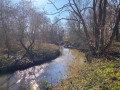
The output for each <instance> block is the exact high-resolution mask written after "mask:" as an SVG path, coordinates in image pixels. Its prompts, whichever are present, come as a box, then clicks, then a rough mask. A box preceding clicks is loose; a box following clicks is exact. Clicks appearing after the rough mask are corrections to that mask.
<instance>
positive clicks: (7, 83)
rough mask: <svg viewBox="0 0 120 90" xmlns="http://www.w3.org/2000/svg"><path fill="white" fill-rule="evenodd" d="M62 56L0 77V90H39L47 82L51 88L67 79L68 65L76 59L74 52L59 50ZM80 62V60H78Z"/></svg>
mask: <svg viewBox="0 0 120 90" xmlns="http://www.w3.org/2000/svg"><path fill="white" fill-rule="evenodd" d="M60 50H61V52H62V54H61V56H60V57H58V58H56V59H55V60H53V61H52V62H50V63H45V64H42V65H38V66H34V67H31V68H29V69H26V70H23V71H16V72H15V73H13V74H11V75H9V78H8V77H7V76H8V75H4V76H3V77H4V78H3V77H0V83H2V84H0V90H30V89H31V88H32V89H34V90H41V88H42V87H43V86H44V81H45V80H47V81H48V82H49V83H52V85H53V86H55V85H57V84H58V83H59V82H60V80H61V79H65V78H67V74H68V73H67V71H68V63H70V62H71V60H74V59H75V58H76V57H78V56H79V55H77V56H76V54H78V53H76V51H74V50H70V49H65V48H63V47H61V48H60ZM80 59H81V60H82V58H80Z"/></svg>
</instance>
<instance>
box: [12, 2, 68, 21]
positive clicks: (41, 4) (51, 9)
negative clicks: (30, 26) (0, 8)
mask: <svg viewBox="0 0 120 90" xmlns="http://www.w3.org/2000/svg"><path fill="white" fill-rule="evenodd" d="M19 1H20V0H12V2H13V3H14V4H15V3H18V2H19ZM31 1H33V2H34V5H35V6H36V7H37V8H38V10H40V11H43V9H44V10H45V11H47V12H48V13H49V14H51V13H55V12H57V10H56V8H55V7H54V6H53V5H52V4H48V3H50V2H49V1H48V0H31ZM52 1H53V0H52ZM54 1H55V5H56V6H57V8H60V7H61V6H63V5H64V4H66V3H67V0H54ZM47 16H48V17H49V18H50V19H51V21H53V20H54V17H55V16H57V15H47ZM67 16H68V13H62V14H61V16H59V18H64V17H67ZM62 22H63V23H65V20H63V21H62Z"/></svg>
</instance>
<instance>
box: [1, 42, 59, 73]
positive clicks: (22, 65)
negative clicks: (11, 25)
mask: <svg viewBox="0 0 120 90" xmlns="http://www.w3.org/2000/svg"><path fill="white" fill-rule="evenodd" d="M33 51H34V53H35V55H36V57H35V60H34V61H31V60H30V59H29V58H28V57H25V58H24V59H21V60H20V58H21V57H22V56H23V55H24V50H20V51H18V52H16V53H15V54H13V55H10V57H9V58H7V55H0V74H5V73H11V72H14V71H16V70H23V69H26V68H29V67H32V66H35V65H39V64H43V63H45V62H49V61H51V60H53V59H54V58H56V57H58V56H59V55H60V50H59V47H58V46H56V45H54V44H41V45H39V46H38V45H37V46H36V47H34V49H33Z"/></svg>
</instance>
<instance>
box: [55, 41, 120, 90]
mask: <svg viewBox="0 0 120 90" xmlns="http://www.w3.org/2000/svg"><path fill="white" fill-rule="evenodd" d="M69 73H70V74H69V75H70V76H69V77H68V78H67V79H66V80H62V81H61V83H60V84H59V85H58V86H56V87H55V90H61V89H62V90H89V89H90V90H119V89H120V43H119V42H114V43H113V44H112V46H111V48H109V49H108V50H107V51H106V53H105V55H104V57H101V58H100V59H96V58H93V60H92V62H91V63H84V64H81V63H79V60H77V61H75V62H73V64H71V65H70V72H69Z"/></svg>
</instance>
